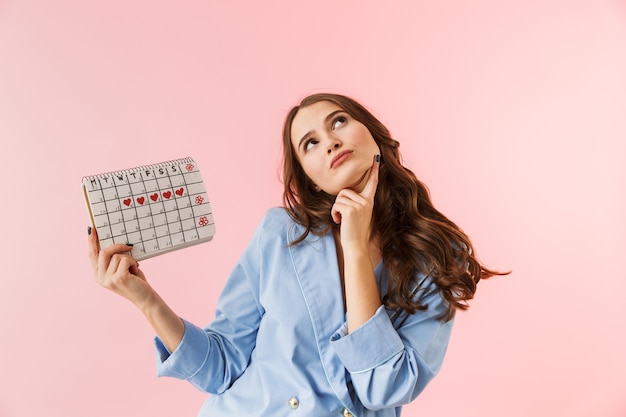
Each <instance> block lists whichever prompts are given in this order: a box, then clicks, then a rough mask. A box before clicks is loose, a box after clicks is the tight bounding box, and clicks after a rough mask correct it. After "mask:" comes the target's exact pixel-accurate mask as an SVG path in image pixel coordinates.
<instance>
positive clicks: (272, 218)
mask: <svg viewBox="0 0 626 417" xmlns="http://www.w3.org/2000/svg"><path fill="white" fill-rule="evenodd" d="M294 224H295V222H294V221H293V219H292V218H291V217H290V216H289V213H287V211H286V210H285V209H284V208H283V207H272V208H270V209H268V210H267V211H266V212H265V215H264V216H263V219H262V220H261V223H260V225H259V230H260V231H261V232H262V233H263V234H264V235H267V234H269V235H277V234H281V235H284V234H285V232H287V231H288V230H289V229H291V228H293V227H294Z"/></svg>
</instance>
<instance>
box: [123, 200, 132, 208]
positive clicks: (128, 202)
mask: <svg viewBox="0 0 626 417" xmlns="http://www.w3.org/2000/svg"><path fill="white" fill-rule="evenodd" d="M132 202H133V200H131V199H130V198H127V199H126V200H124V205H125V206H126V207H128V206H130V203H132Z"/></svg>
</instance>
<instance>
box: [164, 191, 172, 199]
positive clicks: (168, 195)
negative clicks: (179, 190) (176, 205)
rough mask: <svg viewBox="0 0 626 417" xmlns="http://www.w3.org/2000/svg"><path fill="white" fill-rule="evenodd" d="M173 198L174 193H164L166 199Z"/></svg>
mask: <svg viewBox="0 0 626 417" xmlns="http://www.w3.org/2000/svg"><path fill="white" fill-rule="evenodd" d="M171 196H172V192H171V191H166V192H164V193H163V197H165V198H170V197H171Z"/></svg>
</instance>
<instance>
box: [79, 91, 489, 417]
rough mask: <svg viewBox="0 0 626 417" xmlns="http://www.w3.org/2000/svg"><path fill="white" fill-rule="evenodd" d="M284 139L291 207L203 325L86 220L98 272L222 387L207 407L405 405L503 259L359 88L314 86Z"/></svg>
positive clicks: (256, 410)
mask: <svg viewBox="0 0 626 417" xmlns="http://www.w3.org/2000/svg"><path fill="white" fill-rule="evenodd" d="M283 147H284V172H283V174H284V184H285V190H284V196H283V198H284V205H285V207H284V208H280V209H279V208H275V209H271V210H269V211H268V213H267V214H266V216H265V218H264V219H263V221H262V222H261V224H260V226H259V227H258V229H257V231H256V233H255V234H254V236H253V238H252V241H251V242H250V244H249V246H248V248H247V249H246V250H245V252H244V253H243V255H242V257H241V259H240V260H239V262H238V263H237V265H236V266H235V268H234V269H233V272H232V274H231V276H230V278H229V280H228V281H227V283H226V286H225V288H224V290H223V293H222V294H221V296H220V299H219V301H218V305H217V312H216V318H215V320H214V321H213V322H212V323H211V324H209V325H208V326H207V327H206V328H205V329H201V328H199V327H197V326H195V325H193V324H191V323H189V322H187V321H185V320H183V319H181V318H179V317H178V316H177V315H176V314H175V313H174V312H173V311H172V310H171V309H170V308H169V307H168V306H167V304H165V302H164V301H163V300H162V299H161V298H160V297H159V295H158V294H157V293H156V292H155V291H154V290H153V289H152V288H151V287H150V285H149V284H148V282H147V281H146V278H145V276H144V275H143V273H142V272H141V271H140V270H139V268H138V265H137V263H136V261H135V260H134V259H133V258H132V257H130V256H129V255H128V246H126V245H113V246H110V247H107V248H105V249H102V250H100V251H98V246H97V238H96V236H95V233H92V234H91V235H90V237H89V243H90V259H91V263H92V266H93V269H94V274H95V276H96V279H97V281H98V282H99V283H100V284H101V285H102V286H104V287H106V288H109V289H111V290H113V291H114V292H116V293H118V294H119V295H121V296H123V297H125V298H127V299H129V300H130V301H131V302H133V303H134V304H135V305H136V306H137V307H138V308H139V309H140V310H141V311H142V312H143V314H144V315H145V316H146V318H147V320H148V321H149V322H150V324H151V325H152V326H153V328H154V329H155V331H156V333H157V337H156V338H155V344H156V351H157V356H158V372H159V375H162V376H172V377H176V378H180V379H186V380H188V381H190V382H191V383H192V384H193V385H195V386H196V387H198V388H199V389H201V390H204V391H206V392H209V393H212V395H210V396H209V398H208V400H207V401H206V403H205V404H204V406H203V407H202V409H201V411H200V414H199V415H201V416H208V415H211V416H232V415H236V414H239V413H245V415H247V416H280V415H285V416H286V415H291V413H293V415H301V416H316V417H321V416H339V415H343V416H350V415H353V416H378V417H381V416H398V415H400V412H401V408H402V405H403V404H407V403H409V402H410V401H412V400H413V399H414V398H415V397H416V396H417V395H418V394H419V393H420V392H422V390H423V389H424V387H425V386H426V384H427V383H428V382H429V381H430V380H431V379H432V378H433V377H434V376H435V375H436V374H437V372H438V371H439V369H440V367H441V364H442V361H443V357H444V354H445V351H446V347H447V344H448V340H449V336H450V331H451V329H452V323H453V319H454V314H455V311H456V310H457V309H462V310H464V309H466V308H467V305H466V302H467V301H468V300H469V299H471V298H472V297H473V295H474V292H475V290H476V284H477V283H478V281H479V280H480V279H481V278H487V277H489V276H492V275H494V274H498V273H497V272H494V271H490V270H488V269H486V268H485V267H483V266H481V264H480V263H479V262H478V261H477V259H476V257H475V255H474V251H473V249H472V245H471V242H470V241H469V239H468V237H467V236H466V235H465V234H464V233H463V232H462V231H461V230H460V229H459V228H458V227H457V226H456V225H455V224H454V223H453V222H451V221H450V220H448V219H447V218H446V217H445V216H444V215H443V214H441V213H440V212H439V211H437V210H436V209H435V208H434V207H433V205H432V203H431V201H430V197H429V195H428V191H427V189H426V187H425V186H424V185H423V184H422V183H421V182H420V181H418V180H417V178H416V177H415V175H414V174H413V173H412V172H411V171H410V170H408V169H407V168H405V167H404V166H402V164H401V160H400V155H399V153H398V142H396V141H395V140H394V139H392V138H391V136H390V134H389V131H388V130H387V129H386V128H385V127H384V126H383V125H382V124H381V123H380V122H379V121H378V120H377V119H376V118H375V117H374V116H373V115H372V114H371V113H369V112H368V111H367V110H366V109H365V108H364V107H363V106H361V105H360V104H358V103H357V102H355V101H354V100H352V99H350V98H348V97H345V96H340V95H333V94H317V95H313V96H309V97H307V98H305V99H304V100H303V101H302V102H301V103H300V105H299V106H296V107H294V108H293V109H292V110H291V111H290V112H289V114H288V116H287V119H286V121H285V125H284V131H283Z"/></svg>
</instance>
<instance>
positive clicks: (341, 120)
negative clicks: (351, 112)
mask: <svg viewBox="0 0 626 417" xmlns="http://www.w3.org/2000/svg"><path fill="white" fill-rule="evenodd" d="M346 121H347V119H346V118H345V117H343V116H339V117H337V118H336V119H335V120H333V130H334V129H337V128H338V127H339V126H341V125H342V124H344V123H345V122H346Z"/></svg>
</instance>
